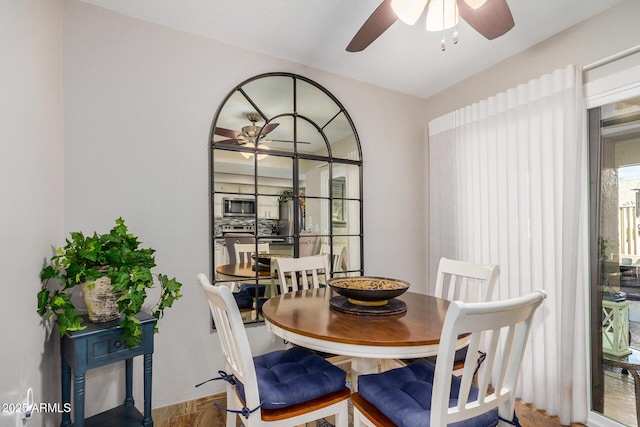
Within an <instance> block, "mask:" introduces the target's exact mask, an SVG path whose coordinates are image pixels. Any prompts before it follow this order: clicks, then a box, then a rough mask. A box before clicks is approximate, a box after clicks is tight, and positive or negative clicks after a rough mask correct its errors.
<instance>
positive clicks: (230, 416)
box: [226, 384, 238, 427]
mask: <svg viewBox="0 0 640 427" xmlns="http://www.w3.org/2000/svg"><path fill="white" fill-rule="evenodd" d="M226 389H227V408H228V409H232V408H234V407H235V402H234V401H233V397H232V396H233V395H234V394H235V392H236V391H235V387H234V386H231V385H230V384H227V386H226ZM226 414H227V423H226V427H236V425H237V422H238V421H237V418H238V414H236V413H234V412H229V411H227V412H226Z"/></svg>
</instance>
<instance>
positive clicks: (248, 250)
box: [233, 243, 269, 264]
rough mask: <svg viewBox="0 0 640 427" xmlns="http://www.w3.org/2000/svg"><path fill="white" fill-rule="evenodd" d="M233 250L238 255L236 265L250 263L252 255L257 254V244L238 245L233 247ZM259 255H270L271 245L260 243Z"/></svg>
mask: <svg viewBox="0 0 640 427" xmlns="http://www.w3.org/2000/svg"><path fill="white" fill-rule="evenodd" d="M233 250H234V252H235V255H236V263H238V264H239V263H250V262H251V255H254V254H255V253H256V244H255V243H236V244H234V245H233ZM257 250H258V253H259V254H268V253H269V244H268V243H258V247H257Z"/></svg>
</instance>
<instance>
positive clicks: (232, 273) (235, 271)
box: [216, 262, 271, 280]
mask: <svg viewBox="0 0 640 427" xmlns="http://www.w3.org/2000/svg"><path fill="white" fill-rule="evenodd" d="M255 265H256V264H255V263H254V262H241V263H238V264H223V265H219V266H217V267H216V273H217V274H218V275H219V276H221V278H229V279H232V280H233V279H239V278H242V279H252V278H255V277H256V270H255V267H254V266H255ZM269 277H271V271H270V270H268V269H265V270H263V269H260V270H259V271H258V278H261V279H263V278H265V279H266V278H269Z"/></svg>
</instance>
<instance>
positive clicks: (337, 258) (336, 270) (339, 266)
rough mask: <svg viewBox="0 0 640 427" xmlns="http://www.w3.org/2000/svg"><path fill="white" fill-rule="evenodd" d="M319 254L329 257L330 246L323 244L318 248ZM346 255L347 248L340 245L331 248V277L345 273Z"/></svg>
mask: <svg viewBox="0 0 640 427" xmlns="http://www.w3.org/2000/svg"><path fill="white" fill-rule="evenodd" d="M320 253H321V254H325V255H327V256H331V246H329V245H327V244H323V245H322V246H321V247H320ZM346 253H347V248H346V247H344V246H342V245H334V246H333V257H332V258H333V262H331V268H333V277H337V276H339V275H340V272H342V271H345V269H346V265H345V261H346Z"/></svg>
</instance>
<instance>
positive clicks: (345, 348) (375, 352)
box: [265, 319, 469, 391]
mask: <svg viewBox="0 0 640 427" xmlns="http://www.w3.org/2000/svg"><path fill="white" fill-rule="evenodd" d="M265 323H266V325H267V329H268V330H269V331H270V332H271V333H273V334H275V335H277V336H279V337H280V338H282V339H284V340H286V341H288V342H290V343H292V344H296V345H299V346H301V347H306V348H309V349H311V350H316V351H322V352H325V353H332V354H339V355H341V356H350V357H352V360H351V381H352V384H353V388H354V390H356V391H357V387H358V376H359V375H364V374H372V373H377V372H378V371H379V366H380V362H381V359H417V358H420V357H428V356H435V355H436V354H437V353H438V344H431V345H416V346H407V345H404V346H402V345H401V346H374V345H370V346H369V345H360V344H348V343H340V342H334V341H329V340H324V339H319V338H313V337H309V336H306V335H302V334H298V333H295V332H291V331H289V330H286V329H283V328H280V327H279V326H276V325H274V324H273V323H271V322H269V320H268V319H265ZM468 342H469V339H468V337H464V338H460V339H459V340H458V344H457V345H456V349H459V348H462V347H464V346H465V345H467V344H468Z"/></svg>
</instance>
